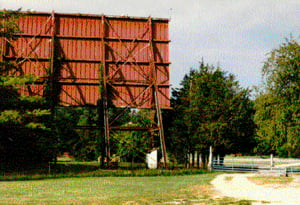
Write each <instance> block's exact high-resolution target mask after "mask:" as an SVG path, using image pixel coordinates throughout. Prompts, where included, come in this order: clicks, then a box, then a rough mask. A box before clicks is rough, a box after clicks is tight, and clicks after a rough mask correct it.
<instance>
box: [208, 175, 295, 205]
mask: <svg viewBox="0 0 300 205" xmlns="http://www.w3.org/2000/svg"><path fill="white" fill-rule="evenodd" d="M253 175H254V174H222V175H218V176H217V177H216V178H215V179H214V180H213V181H212V182H211V183H212V185H213V186H214V187H215V189H216V190H217V192H218V193H219V194H220V196H228V197H234V198H237V199H247V200H253V201H256V202H253V203H252V204H265V205H266V204H286V205H289V204H299V205H300V176H299V175H298V176H297V175H295V176H293V177H294V180H293V182H292V183H290V184H288V185H286V186H283V187H282V186H274V185H270V184H268V185H256V184H254V183H253V182H250V181H249V180H248V179H247V177H249V176H253ZM229 177H230V178H229ZM290 177H292V176H290ZM228 179H230V180H228ZM267 202H269V203H267Z"/></svg>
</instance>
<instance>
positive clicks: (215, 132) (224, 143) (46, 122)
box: [0, 11, 300, 166]
mask: <svg viewBox="0 0 300 205" xmlns="http://www.w3.org/2000/svg"><path fill="white" fill-rule="evenodd" d="M19 17H20V14H19V12H18V11H16V12H10V11H2V12H1V13H0V18H1V22H0V35H1V37H6V38H8V39H9V40H10V41H13V40H16V38H17V37H16V36H15V35H14V34H16V33H20V32H21V31H20V30H19V28H18V25H17V24H16V23H15V22H16V19H17V18H19ZM1 49H2V48H1ZM1 53H2V52H1ZM299 62H300V47H299V42H298V40H296V39H294V38H288V39H286V40H285V41H284V42H283V43H281V44H280V45H279V46H278V47H277V48H274V49H273V50H272V51H270V53H268V58H267V60H266V61H265V63H264V66H263V68H262V77H263V79H264V83H263V85H261V86H260V87H259V88H257V90H256V94H255V95H254V96H252V97H251V93H252V92H253V91H251V90H250V89H245V88H242V87H241V86H240V85H239V82H238V81H237V80H236V78H235V76H234V75H233V74H231V73H228V72H225V71H224V70H222V68H220V67H215V66H213V65H209V64H206V63H205V62H203V61H201V62H200V64H199V67H198V68H196V69H191V70H190V72H189V73H188V74H186V75H185V76H184V78H183V80H182V81H181V84H180V87H179V88H175V89H173V90H172V94H171V107H172V109H171V110H163V124H164V130H165V132H166V133H165V135H166V144H167V151H168V155H169V158H170V159H173V160H175V161H177V162H178V163H188V161H189V160H190V159H189V158H190V157H192V159H198V160H196V161H197V162H200V160H199V158H201V161H202V163H205V161H206V160H207V157H208V150H209V147H210V146H212V147H214V152H215V154H217V155H220V156H225V155H226V154H232V153H244V154H257V155H262V154H263V155H265V154H271V153H272V154H275V155H278V156H281V157H299V156H300V120H299V119H300V110H299V109H300V79H299V78H300V69H299V64H300V63H299ZM241 69H242V68H241ZM36 79H37V78H36V77H33V76H30V75H23V74H22V73H21V71H20V68H18V66H17V65H16V64H14V63H13V62H8V61H6V60H5V59H4V57H3V56H1V61H0V156H1V158H0V164H1V163H2V164H3V163H10V164H11V165H12V166H17V165H23V164H28V163H29V162H30V164H32V163H41V162H48V161H51V160H55V158H56V157H57V155H59V154H62V153H63V152H70V153H71V154H72V155H73V156H74V157H75V158H76V159H79V160H95V159H97V157H98V156H101V155H103V154H102V153H103V149H104V146H102V145H103V143H104V141H103V132H102V131H101V130H97V129H92V130H91V129H79V127H80V126H87V127H88V126H97V125H99V124H101V123H103V122H101V119H102V115H103V113H102V112H101V111H99V109H97V108H95V107H84V108H70V107H60V108H56V109H55V113H51V112H54V111H53V110H50V109H49V107H50V106H51V102H49V100H48V99H49V98H47V96H44V97H37V96H28V95H23V94H20V92H19V91H20V89H21V88H22V87H23V88H24V86H25V87H26V86H28V85H30V84H32V83H34V82H35V81H36ZM110 109H121V108H110ZM145 112H147V111H142V110H140V111H139V110H134V111H130V110H128V111H127V112H125V113H126V114H125V115H124V117H123V118H121V119H119V121H118V123H119V125H120V126H122V125H125V124H128V123H131V124H134V125H139V124H143V125H145V124H147V123H149V122H148V121H147V119H146V118H145V117H143V116H144V115H145V114H147V113H145ZM53 116H54V117H53ZM150 138H151V136H150V135H149V133H147V132H140V131H139V132H138V131H135V132H123V133H121V132H119V133H115V134H114V135H113V137H112V142H113V143H112V152H113V153H115V154H116V155H117V156H119V157H121V158H123V159H124V160H127V161H132V162H133V161H140V162H142V161H144V158H145V153H147V152H149V151H150V150H151V147H153V146H155V145H157V144H159V142H155V141H153V140H152V141H151V139H150ZM158 146H159V145H158ZM192 161H193V162H194V161H195V160H192ZM192 166H194V165H192Z"/></svg>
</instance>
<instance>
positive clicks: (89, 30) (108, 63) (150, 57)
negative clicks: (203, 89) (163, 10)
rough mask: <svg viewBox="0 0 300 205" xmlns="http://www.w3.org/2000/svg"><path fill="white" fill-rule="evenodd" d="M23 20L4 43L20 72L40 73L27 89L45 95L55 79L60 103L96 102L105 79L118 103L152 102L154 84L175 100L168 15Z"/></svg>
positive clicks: (162, 99)
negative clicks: (171, 93)
mask: <svg viewBox="0 0 300 205" xmlns="http://www.w3.org/2000/svg"><path fill="white" fill-rule="evenodd" d="M18 23H19V26H20V29H21V30H22V31H23V33H21V34H20V35H19V38H18V39H17V40H16V41H8V40H5V39H2V42H1V44H2V45H3V47H4V48H5V49H4V51H3V52H4V53H3V56H4V58H5V59H6V60H7V61H13V62H15V63H17V64H18V66H19V68H20V73H22V74H33V75H35V76H38V77H40V78H39V80H38V81H37V83H36V84H35V85H32V86H30V89H25V90H24V91H23V92H26V93H27V94H30V95H41V96H42V95H45V85H46V83H45V82H47V81H52V82H53V83H54V84H55V86H56V87H59V101H60V102H59V104H60V105H64V106H66V105H67V106H82V105H86V104H92V105H96V104H97V101H98V100H99V99H100V98H101V94H100V93H99V85H100V84H101V83H102V82H103V81H104V82H105V83H106V85H107V86H108V87H109V88H108V89H107V90H108V91H109V92H110V93H108V95H112V97H111V100H112V102H113V104H114V105H115V106H117V107H136V108H153V104H154V103H155V102H154V101H155V100H154V99H155V98H154V96H153V95H154V94H153V93H154V88H155V86H156V89H157V95H158V96H157V99H158V103H159V106H160V107H161V108H168V107H169V106H170V102H169V64H170V63H169V33H168V20H167V19H153V18H150V17H149V18H131V17H112V16H104V15H100V16H99V15H81V14H80V15H79V14H58V13H31V14H27V15H25V16H24V17H22V18H21V19H20V20H19V22H18Z"/></svg>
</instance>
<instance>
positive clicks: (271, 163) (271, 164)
mask: <svg viewBox="0 0 300 205" xmlns="http://www.w3.org/2000/svg"><path fill="white" fill-rule="evenodd" d="M270 166H271V167H274V159H273V154H271V155H270Z"/></svg>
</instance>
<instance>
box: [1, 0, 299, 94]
mask: <svg viewBox="0 0 300 205" xmlns="http://www.w3.org/2000/svg"><path fill="white" fill-rule="evenodd" d="M18 8H22V10H23V11H27V10H34V11H42V12H51V11H53V10H54V11H55V12H57V13H60V12H61V13H82V14H99V15H100V14H105V15H117V16H119V15H122V16H123V15H126V16H137V17H148V16H152V17H157V18H169V19H170V23H169V29H170V40H171V42H170V62H171V63H172V64H171V65H170V83H171V85H172V88H175V87H180V82H181V80H182V79H183V77H184V75H185V74H186V73H188V72H189V71H190V69H191V68H194V69H196V68H197V67H198V66H199V62H200V61H201V60H202V59H203V60H204V62H205V63H208V64H210V65H214V66H219V67H221V69H222V70H224V71H226V72H229V73H232V74H234V75H235V76H236V78H237V80H238V81H239V82H240V85H241V86H242V87H244V88H252V87H253V86H259V85H260V84H261V79H262V77H261V68H262V66H263V62H264V61H265V60H266V59H267V54H268V52H270V51H271V50H272V49H274V48H276V47H278V46H279V45H280V44H281V43H282V42H284V39H285V38H286V37H289V36H291V35H292V36H293V37H294V38H296V39H299V37H300V26H299V25H300V23H299V22H300V1H299V0H0V9H18Z"/></svg>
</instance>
